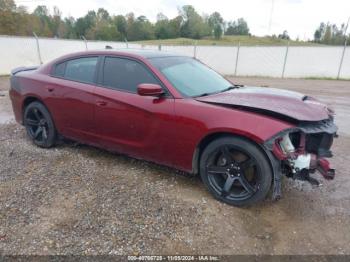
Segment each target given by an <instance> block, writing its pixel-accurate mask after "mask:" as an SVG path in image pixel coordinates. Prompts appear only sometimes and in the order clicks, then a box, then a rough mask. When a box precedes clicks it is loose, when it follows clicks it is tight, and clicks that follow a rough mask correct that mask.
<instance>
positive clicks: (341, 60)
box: [337, 36, 348, 79]
mask: <svg viewBox="0 0 350 262" xmlns="http://www.w3.org/2000/svg"><path fill="white" fill-rule="evenodd" d="M347 44H348V39H347V38H346V36H345V43H344V48H343V52H342V54H341V58H340V63H339V68H338V74H337V79H339V78H340V73H341V68H342V67H343V61H344V56H345V51H346V45H347Z"/></svg>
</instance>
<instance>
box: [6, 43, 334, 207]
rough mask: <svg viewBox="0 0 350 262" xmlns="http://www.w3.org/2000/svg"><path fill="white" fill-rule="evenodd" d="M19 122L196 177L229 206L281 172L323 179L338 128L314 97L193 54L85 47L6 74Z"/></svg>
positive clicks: (39, 138)
mask: <svg viewBox="0 0 350 262" xmlns="http://www.w3.org/2000/svg"><path fill="white" fill-rule="evenodd" d="M10 96H11V100H12V105H13V110H14V113H15V117H16V120H17V121H18V122H19V123H21V124H23V125H24V126H25V127H26V130H27V132H28V135H29V137H30V138H31V139H32V140H33V142H34V143H35V144H36V145H38V146H40V147H45V148H47V147H52V146H54V145H55V142H56V141H57V139H58V138H60V137H66V138H70V139H73V140H76V141H79V142H82V143H86V144H90V145H93V146H98V147H101V148H105V149H107V150H111V151H117V152H120V153H124V154H127V155H130V156H133V157H136V158H140V159H145V160H148V161H153V162H156V163H159V164H163V165H167V166H171V167H175V168H177V169H180V170H183V171H186V172H190V173H194V174H200V176H201V178H202V180H203V182H204V184H205V185H206V186H207V188H208V189H209V191H210V192H211V193H212V194H213V195H214V197H216V198H217V199H219V200H222V201H224V202H226V203H228V204H232V205H248V204H252V203H256V202H258V201H260V200H263V199H264V198H265V197H266V195H267V193H268V192H269V190H270V189H271V188H273V198H275V199H277V198H279V197H280V196H281V177H282V174H284V175H287V176H289V177H293V178H298V179H304V180H309V181H310V182H314V183H317V180H315V179H313V178H311V177H310V175H309V174H310V173H312V172H314V171H315V170H318V171H320V173H321V174H322V175H323V176H324V177H325V178H327V179H332V178H333V177H334V170H333V169H331V168H330V167H329V163H328V161H327V160H326V159H325V158H327V157H331V156H332V153H331V151H330V147H331V145H332V142H333V137H334V136H335V135H336V131H337V127H336V126H335V124H334V121H333V114H334V113H333V111H332V110H330V109H329V108H327V106H325V105H323V104H322V103H320V102H318V101H317V100H316V99H314V98H311V97H308V96H304V95H302V94H299V93H295V92H290V91H282V90H277V89H272V88H256V87H244V86H239V85H234V84H232V83H231V82H229V81H227V80H226V79H225V78H223V77H222V76H220V75H219V74H217V73H216V72H214V71H213V70H211V69H210V68H208V67H207V66H205V65H203V64H202V63H200V62H199V61H197V60H196V59H193V58H190V57H184V56H179V55H176V54H171V53H166V52H160V51H146V50H130V49H129V50H125V51H116V50H103V51H87V52H80V53H74V54H70V55H66V56H64V57H61V58H58V59H56V60H54V61H52V62H50V63H47V64H45V65H43V66H40V67H37V68H25V67H23V68H17V69H15V70H13V71H12V75H11V90H10Z"/></svg>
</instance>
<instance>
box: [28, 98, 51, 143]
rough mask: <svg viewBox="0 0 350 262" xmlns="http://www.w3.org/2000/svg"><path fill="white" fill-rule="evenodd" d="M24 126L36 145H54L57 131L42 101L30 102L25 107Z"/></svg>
mask: <svg viewBox="0 0 350 262" xmlns="http://www.w3.org/2000/svg"><path fill="white" fill-rule="evenodd" d="M24 126H25V128H26V130H27V134H28V136H29V137H30V139H31V140H32V141H33V143H34V144H36V145H37V146H39V147H44V148H49V147H52V146H54V145H55V142H56V136H57V131H56V128H55V125H54V122H53V120H52V117H51V115H50V113H49V111H48V110H47V108H46V107H45V106H44V105H43V104H42V103H40V102H37V101H36V102H32V103H30V104H29V105H28V106H27V107H26V108H25V110H24Z"/></svg>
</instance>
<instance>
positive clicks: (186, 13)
mask: <svg viewBox="0 0 350 262" xmlns="http://www.w3.org/2000/svg"><path fill="white" fill-rule="evenodd" d="M179 12H180V15H181V16H182V22H183V23H182V26H181V36H183V37H189V38H195V39H200V38H202V37H203V36H207V35H210V28H209V25H208V24H207V23H205V22H204V19H203V18H202V17H201V16H200V15H199V14H198V13H197V12H196V10H195V9H194V7H193V6H191V5H184V6H183V7H182V8H181V9H180V10H179Z"/></svg>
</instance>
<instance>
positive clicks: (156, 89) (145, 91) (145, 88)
mask: <svg viewBox="0 0 350 262" xmlns="http://www.w3.org/2000/svg"><path fill="white" fill-rule="evenodd" d="M137 93H138V94H139V95H140V96H160V95H162V94H164V91H163V88H162V87H161V86H160V85H156V84H139V85H138V86H137Z"/></svg>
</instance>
